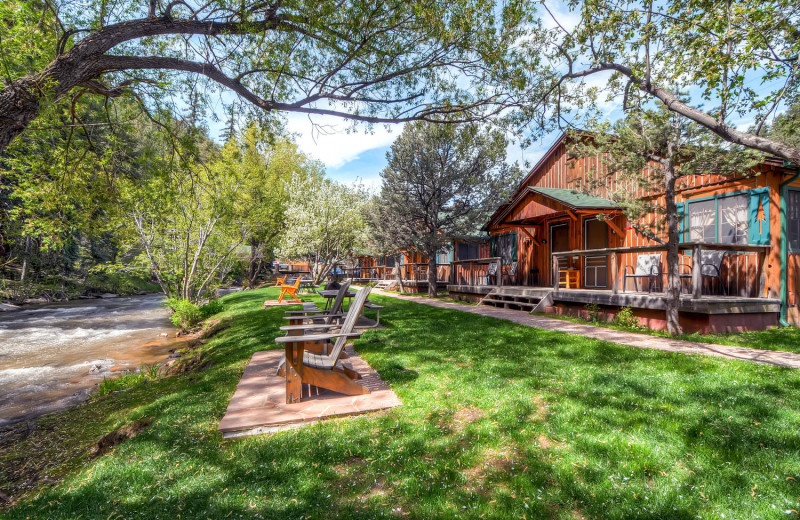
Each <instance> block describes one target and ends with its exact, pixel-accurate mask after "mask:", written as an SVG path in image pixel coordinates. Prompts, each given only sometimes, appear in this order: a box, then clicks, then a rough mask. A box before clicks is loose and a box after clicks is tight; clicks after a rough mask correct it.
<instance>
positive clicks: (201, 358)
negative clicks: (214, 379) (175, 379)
mask: <svg viewBox="0 0 800 520" xmlns="http://www.w3.org/2000/svg"><path fill="white" fill-rule="evenodd" d="M205 357H206V356H205V354H204V353H203V352H201V351H194V352H190V353H189V354H186V355H184V356H183V357H180V358H178V359H177V360H176V361H175V363H173V364H172V365H168V366H167V370H166V375H167V376H178V375H185V374H191V373H194V372H202V371H203V370H205V369H207V368H209V367H211V366H212V365H213V362H211V361H208V360H206V359H205Z"/></svg>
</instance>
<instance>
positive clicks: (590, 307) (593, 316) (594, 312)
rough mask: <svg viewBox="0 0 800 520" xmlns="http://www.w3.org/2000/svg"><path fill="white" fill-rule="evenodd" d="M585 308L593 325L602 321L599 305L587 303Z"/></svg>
mask: <svg viewBox="0 0 800 520" xmlns="http://www.w3.org/2000/svg"><path fill="white" fill-rule="evenodd" d="M584 308H585V309H586V312H588V313H589V321H591V322H592V323H597V322H599V321H600V306H599V305H597V304H596V303H587V304H586V307H584Z"/></svg>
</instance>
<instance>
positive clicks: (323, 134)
mask: <svg viewBox="0 0 800 520" xmlns="http://www.w3.org/2000/svg"><path fill="white" fill-rule="evenodd" d="M286 121H287V127H288V129H289V131H290V132H292V133H293V134H295V141H296V142H297V145H298V146H299V147H300V149H301V150H302V151H303V152H305V153H306V154H308V155H310V156H311V157H314V158H315V159H319V160H320V161H322V162H323V163H324V164H325V166H326V167H328V168H334V169H335V168H341V167H342V166H344V165H345V164H347V163H349V162H352V161H355V160H357V159H358V158H359V156H360V155H361V154H362V153H364V152H366V151H369V150H374V149H376V148H383V147H386V146H389V145H390V144H392V142H393V141H394V140H395V139H397V136H399V135H400V132H402V131H403V125H401V124H398V125H391V126H388V127H387V126H386V125H375V126H374V127H373V128H371V129H367V128H366V125H358V126H357V127H356V128H355V129H353V127H352V124H351V123H350V122H349V121H346V120H344V119H342V118H339V117H335V116H317V115H313V116H307V115H305V114H289V115H287V116H286ZM348 130H349V131H348Z"/></svg>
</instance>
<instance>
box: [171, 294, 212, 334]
mask: <svg viewBox="0 0 800 520" xmlns="http://www.w3.org/2000/svg"><path fill="white" fill-rule="evenodd" d="M165 305H166V306H167V307H169V308H170V309H172V316H170V317H169V321H171V322H172V324H173V325H175V326H176V327H178V328H179V329H181V330H182V331H187V330H189V329H191V328H192V327H194V326H195V325H197V324H198V323H200V322H201V321H202V320H203V313H202V311H201V309H200V306H199V305H197V304H195V303H192V302H190V301H189V300H184V299H181V298H167V301H166V302H165Z"/></svg>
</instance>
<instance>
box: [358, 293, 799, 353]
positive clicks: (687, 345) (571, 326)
mask: <svg viewBox="0 0 800 520" xmlns="http://www.w3.org/2000/svg"><path fill="white" fill-rule="evenodd" d="M372 293H373V294H380V295H382V296H389V297H390V298H398V299H400V300H408V301H412V302H417V303H422V304H425V305H430V306H432V307H439V308H442V309H453V310H458V311H462V312H469V313H472V314H479V315H481V316H491V317H492V318H498V319H501V320H507V321H513V322H514V323H519V324H521V325H527V326H528V327H536V328H537V329H544V330H554V331H558V332H566V333H569V334H577V335H579V336H585V337H587V338H594V339H599V340H603V341H610V342H612V343H618V344H620V345H629V346H631V347H637V348H649V349H655V350H665V351H667V352H679V353H682V354H702V355H705V356H716V357H724V358H728V359H739V360H743V361H754V362H757V363H766V364H770V365H777V366H782V367H788V368H800V354H794V353H792V352H783V351H780V350H759V349H754V348H745V347H734V346H730V345H714V344H709V343H694V342H692V341H685V340H679V339H670V338H661V337H658V336H650V335H649V334H640V333H636V332H623V331H619V330H614V329H607V328H604V327H596V326H594V325H582V324H580V323H572V322H569V321H564V320H558V319H555V318H547V317H544V316H532V315H530V314H528V313H527V312H526V311H515V310H511V309H501V308H499V307H492V306H489V305H463V304H459V303H451V302H443V301H439V300H434V299H431V298H425V297H418V296H405V295H400V294H394V293H389V292H385V291H380V290H376V289H373V290H372Z"/></svg>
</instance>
